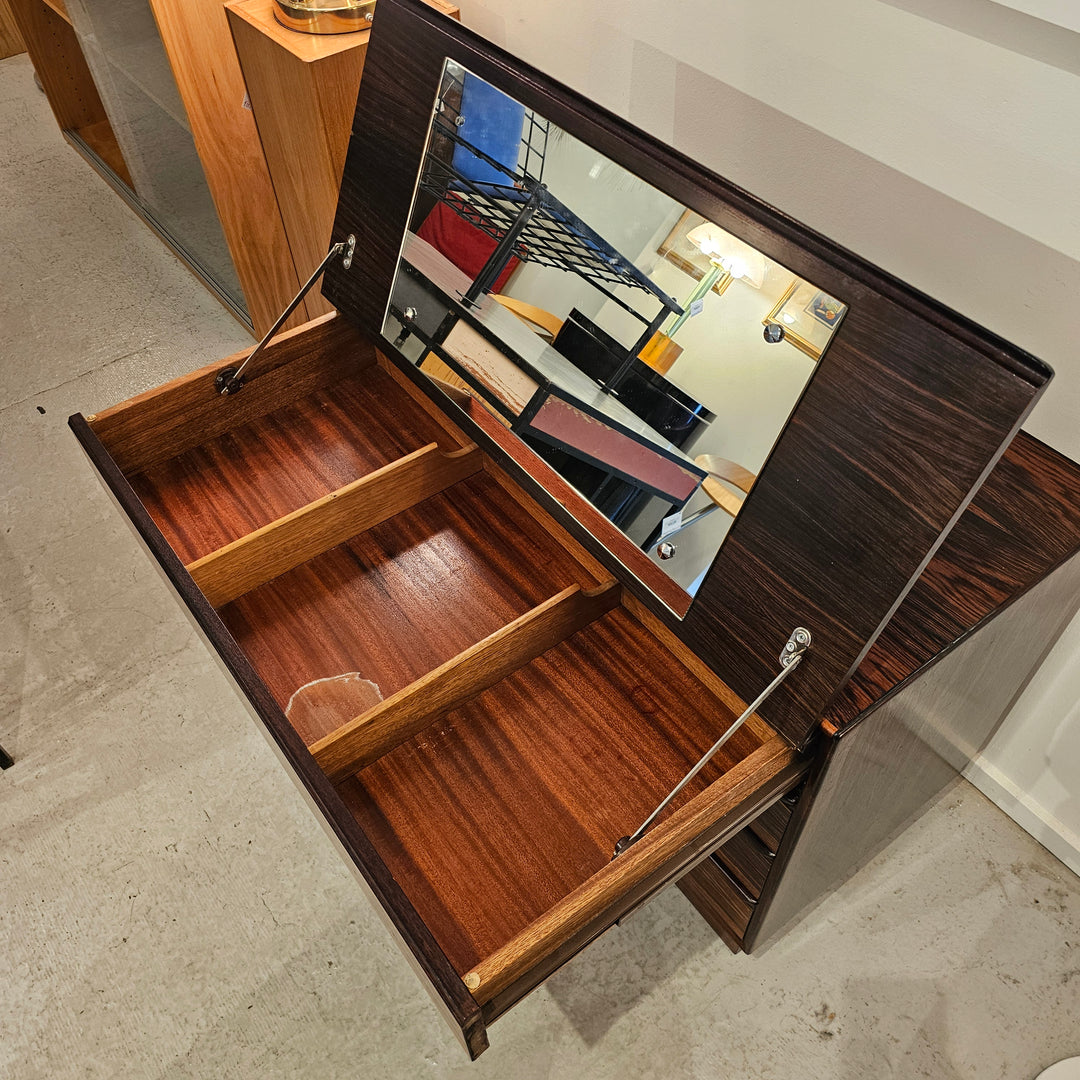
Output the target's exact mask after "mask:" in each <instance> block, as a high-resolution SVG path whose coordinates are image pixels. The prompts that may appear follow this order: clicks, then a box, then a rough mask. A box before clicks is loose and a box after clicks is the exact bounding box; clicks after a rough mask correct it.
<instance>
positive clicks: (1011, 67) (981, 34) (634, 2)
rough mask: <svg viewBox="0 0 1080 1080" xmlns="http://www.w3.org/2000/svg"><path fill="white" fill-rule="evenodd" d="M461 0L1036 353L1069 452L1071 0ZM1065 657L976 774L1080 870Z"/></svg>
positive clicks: (623, 109)
mask: <svg viewBox="0 0 1080 1080" xmlns="http://www.w3.org/2000/svg"><path fill="white" fill-rule="evenodd" d="M463 6H464V12H463V17H464V20H465V22H466V24H467V25H469V26H472V27H473V28H475V29H477V30H478V31H479V32H480V33H482V34H484V35H485V36H486V37H488V38H490V39H491V40H493V41H495V42H497V43H498V44H500V45H503V46H505V47H506V48H507V49H509V51H511V52H512V53H515V54H516V55H518V56H521V57H522V58H524V59H526V60H528V61H530V62H531V63H533V64H536V65H537V66H539V67H540V68H542V69H544V70H546V71H548V72H549V73H551V74H552V75H554V76H555V77H556V78H559V79H561V80H562V81H563V82H565V83H567V84H569V85H570V86H572V87H574V88H575V89H577V90H580V91H582V92H583V93H585V94H588V95H589V96H590V97H592V98H594V99H595V100H597V101H598V102H600V103H601V104H602V105H605V106H607V107H608V108H609V109H611V110H613V111H614V112H616V113H619V114H620V115H622V116H625V117H627V118H628V119H630V120H631V121H632V122H634V123H636V124H638V125H639V126H641V127H643V128H645V129H646V130H648V131H650V132H651V133H652V134H654V135H656V136H658V137H659V138H661V139H663V140H664V141H665V142H668V143H671V144H672V145H674V146H676V147H677V148H678V149H680V150H682V151H684V152H686V153H688V154H690V155H691V156H692V157H695V158H697V159H698V160H699V161H701V162H703V163H704V164H706V165H708V166H710V167H711V168H713V169H715V170H716V171H717V172H719V173H721V174H722V175H724V176H727V177H728V178H730V179H731V180H733V181H735V182H736V183H738V184H740V185H742V186H743V187H746V188H747V189H749V190H750V191H752V192H754V193H755V194H756V195H759V196H760V197H762V198H764V199H766V200H768V201H769V202H771V203H773V204H775V205H776V206H779V207H781V208H782V209H783V210H785V211H786V212H787V213H790V214H792V215H793V216H795V217H797V218H799V219H800V220H802V221H803V222H805V223H806V224H808V225H811V226H813V227H814V228H816V229H818V230H820V231H821V232H823V233H825V234H826V235H828V236H830V237H832V238H833V239H835V240H837V241H839V242H840V243H842V244H844V245H846V246H847V247H849V248H851V249H852V250H854V251H856V252H858V253H859V254H860V255H863V256H865V257H866V258H868V259H870V260H872V261H873V262H876V263H877V264H878V265H880V266H882V267H884V268H885V269H887V270H890V271H892V272H893V273H895V274H897V275H898V276H900V277H901V278H903V279H905V280H906V281H908V282H910V283H912V284H913V285H916V286H917V287H919V288H921V289H923V290H924V291H926V292H927V293H929V294H930V295H932V296H934V297H936V298H937V299H939V300H942V301H944V302H945V303H947V304H949V305H951V306H952V307H954V308H956V309H957V310H958V311H960V312H962V313H963V314H965V315H968V316H970V317H972V318H974V319H975V320H976V321H977V322H980V323H982V324H983V325H985V326H987V327H989V328H990V329H992V330H995V331H997V332H998V333H1000V334H1002V335H1003V336H1005V337H1006V338H1008V339H1010V340H1012V341H1014V342H1016V343H1017V344H1019V345H1021V346H1023V347H1025V348H1027V349H1028V350H1030V351H1031V352H1033V353H1035V354H1036V355H1038V356H1040V357H1041V358H1042V359H1044V360H1046V361H1048V362H1049V363H1050V364H1052V365H1053V366H1054V368H1055V369H1056V370H1057V379H1056V380H1055V381H1054V383H1053V384H1052V385H1051V387H1050V389H1049V390H1048V392H1047V394H1046V395H1045V396H1044V398H1043V401H1042V402H1041V403H1040V405H1039V406H1038V408H1037V410H1036V412H1035V414H1034V415H1033V417H1032V418H1031V419H1030V420H1029V422H1028V424H1027V428H1028V430H1029V431H1030V432H1031V433H1032V434H1034V435H1036V436H1038V437H1039V438H1041V439H1043V440H1045V441H1046V442H1048V443H1050V444H1051V445H1052V446H1055V447H1057V448H1058V449H1059V450H1061V451H1063V452H1064V453H1066V454H1068V455H1069V456H1070V457H1073V458H1080V423H1078V419H1077V418H1078V416H1080V335H1078V334H1077V330H1076V322H1075V318H1074V310H1075V306H1076V303H1077V298H1078V297H1080V198H1078V193H1080V33H1077V32H1076V31H1078V30H1080V19H1078V18H1077V17H1076V14H1075V11H1076V4H1075V2H1074V0H1011V2H1009V3H1006V4H999V3H994V2H991V0H817V2H816V3H814V4H806V3H804V2H802V0H755V3H752V4H748V3H744V2H740V0H679V3H677V4H661V5H657V4H656V3H655V2H650V3H644V2H642V0H577V3H575V4H574V5H572V6H567V5H563V6H561V7H559V8H558V9H556V8H553V7H552V6H551V5H546V4H539V5H538V4H535V3H534V2H532V0H469V3H468V4H467V5H463ZM556 12H557V13H556ZM1078 669H1080V620H1077V621H1076V622H1074V624H1073V625H1072V627H1071V628H1070V630H1069V631H1068V632H1067V633H1066V635H1065V637H1064V638H1063V640H1062V642H1061V644H1060V645H1059V647H1058V648H1057V649H1056V650H1055V651H1054V652H1053V653H1052V654H1051V655H1050V657H1049V658H1048V660H1047V661H1046V663H1045V664H1044V665H1043V667H1042V668H1041V669H1040V672H1039V674H1038V675H1037V677H1036V680H1035V682H1034V684H1033V685H1032V686H1031V687H1030V688H1029V691H1028V693H1027V694H1025V695H1024V697H1023V698H1022V699H1021V701H1020V702H1019V703H1018V705H1017V707H1016V709H1014V710H1013V713H1012V715H1011V716H1010V717H1009V719H1008V720H1007V721H1006V724H1005V727H1004V728H1003V730H1002V731H1001V732H1000V733H999V735H998V736H997V737H996V738H995V739H994V741H993V742H992V743H991V745H990V746H989V747H988V749H987V751H986V752H985V754H984V755H983V757H982V759H980V762H977V763H976V767H975V769H974V771H973V772H972V777H971V778H972V779H973V781H974V782H975V783H976V784H978V785H979V786H980V787H982V788H983V789H984V790H986V791H987V793H988V794H990V796H991V797H992V798H995V799H996V800H997V801H998V802H999V805H1002V806H1003V807H1004V808H1005V809H1006V810H1007V811H1009V812H1012V813H1013V814H1014V815H1015V816H1017V818H1018V820H1021V823H1022V824H1025V826H1026V827H1028V828H1030V829H1032V830H1033V831H1036V832H1041V834H1042V838H1043V839H1044V842H1047V843H1048V844H1053V845H1054V849H1055V850H1056V851H1057V853H1058V854H1059V855H1060V856H1062V857H1066V858H1068V859H1070V860H1071V865H1072V866H1073V868H1074V869H1076V870H1078V872H1080V851H1078V850H1077V849H1076V846H1075V845H1076V842H1077V841H1076V837H1077V836H1078V835H1080V799H1078V798H1077V785H1078V784H1080V760H1078V759H1080V711H1078V710H1077V708H1076V704H1075V703H1076V698H1077V694H1078V687H1077V676H1076V672H1077V670H1078ZM1003 793H1005V794H1003ZM1009 793H1011V794H1009ZM1021 801H1022V804H1023V807H1024V810H1023V812H1021V811H1020V810H1019V809H1017V807H1018V806H1020V805H1021Z"/></svg>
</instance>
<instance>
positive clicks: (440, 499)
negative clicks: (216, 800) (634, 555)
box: [221, 473, 595, 743]
mask: <svg viewBox="0 0 1080 1080" xmlns="http://www.w3.org/2000/svg"><path fill="white" fill-rule="evenodd" d="M594 584H595V582H594V581H593V579H592V578H591V576H590V575H589V574H588V573H586V572H585V571H584V570H583V569H582V568H581V567H580V566H578V564H577V563H576V562H575V561H574V560H573V559H572V558H570V557H569V556H568V555H567V554H566V553H565V552H564V551H563V550H562V549H561V548H560V547H559V546H558V544H557V543H556V542H555V541H554V540H553V539H552V538H551V537H550V536H547V535H546V534H544V533H543V532H542V531H541V530H540V529H538V528H537V527H536V526H535V525H534V524H533V523H532V521H531V519H530V518H529V517H528V515H527V514H525V512H524V511H523V510H521V508H520V507H519V506H518V505H517V504H516V503H515V502H514V501H513V500H512V499H510V498H508V497H507V496H506V495H504V494H503V492H502V489H501V488H500V487H499V486H498V485H497V484H495V483H494V482H493V481H492V480H491V479H490V478H489V477H487V476H486V475H485V474H483V473H478V474H477V475H475V476H473V477H470V478H469V479H467V480H464V481H462V482H461V483H459V484H457V485H455V486H454V487H453V488H452V489H450V490H449V491H446V492H443V493H442V494H440V495H436V496H433V497H432V498H430V499H427V500H425V501H424V502H423V503H420V504H419V505H418V506H416V507H413V508H412V509H410V510H407V511H405V512H403V513H401V514H398V515H397V516H396V517H394V518H392V519H391V520H389V521H387V522H384V523H383V524H381V525H377V526H375V527H374V528H373V529H369V530H368V531H367V532H365V533H362V534H361V535H359V536H356V537H354V538H352V539H351V540H349V541H348V542H347V543H345V544H342V545H340V546H339V547H336V548H334V549H333V550H332V551H328V552H326V553H325V554H324V555H320V556H319V557H318V558H316V559H313V560H311V561H310V562H308V563H305V564H304V565H303V566H300V567H297V568H296V569H295V570H291V571H289V572H288V573H286V574H283V575H282V576H281V577H279V578H276V579H275V580H274V581H272V582H270V583H268V584H267V585H263V586H262V587H260V588H258V589H255V590H254V591H252V592H250V593H247V594H246V595H245V596H242V597H241V598H240V599H238V600H236V601H234V602H233V603H231V604H228V605H226V606H225V607H223V608H222V609H221V617H222V619H223V620H224V622H225V624H226V625H227V626H228V627H229V629H230V630H231V631H232V633H233V635H234V637H235V638H236V640H237V641H238V642H239V644H240V645H241V647H242V648H243V649H244V651H245V652H246V653H247V654H248V655H249V656H250V657H251V660H252V662H253V663H254V665H255V667H256V669H257V670H258V671H259V673H260V674H261V675H262V677H263V678H264V679H265V680H266V683H267V685H268V686H269V688H270V690H271V692H272V693H273V694H274V696H275V697H276V699H277V700H278V702H279V703H280V704H281V705H283V706H284V705H285V704H286V703H287V702H288V700H289V698H290V697H291V696H292V694H293V692H294V691H295V690H297V689H298V688H299V687H301V686H303V685H304V684H305V683H308V682H310V681H312V680H313V679H319V678H326V677H329V676H334V675H340V674H343V673H345V672H349V671H357V672H359V673H360V674H361V675H362V676H363V677H364V678H366V679H370V680H372V681H373V682H375V683H376V684H377V685H378V687H379V689H380V691H381V693H382V695H383V697H384V698H387V697H389V696H390V695H392V694H394V693H396V692H397V691H398V690H401V689H403V688H404V687H406V686H408V685H409V684H410V683H413V682H415V681H416V680H418V679H420V678H421V677H423V676H425V675H427V674H428V673H429V672H431V671H433V670H434V669H435V668H437V667H439V665H440V664H443V663H445V662H446V661H447V660H450V659H451V658H453V657H454V656H456V655H457V654H458V653H461V652H463V651H464V650H466V649H468V648H469V647H470V646H472V645H475V644H476V643H477V642H478V641H480V640H481V639H483V638H484V637H486V636H487V635H488V634H492V633H494V632H495V631H496V630H499V629H501V628H502V627H503V626H505V625H506V624H507V623H510V622H512V621H513V620H514V619H516V618H517V617H518V616H519V615H523V614H524V613H525V612H527V611H529V610H530V609H531V608H534V607H536V606H537V605H538V604H541V603H543V602H544V601H546V600H549V599H550V598H551V597H552V596H553V595H554V594H555V593H557V592H559V591H560V590H561V589H564V588H566V587H568V586H570V585H579V586H582V587H584V588H591V587H592V586H593V585H594ZM346 719H350V718H348V717H343V718H341V720H339V723H343V722H344V721H345V720H346ZM335 726H336V725H335ZM329 733H330V732H329V731H319V732H303V733H302V735H303V737H304V738H305V741H307V742H309V743H313V742H315V741H316V740H317V739H319V738H321V737H323V736H324V735H328V734H329Z"/></svg>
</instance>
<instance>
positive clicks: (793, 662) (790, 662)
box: [612, 626, 811, 859]
mask: <svg viewBox="0 0 1080 1080" xmlns="http://www.w3.org/2000/svg"><path fill="white" fill-rule="evenodd" d="M810 640H811V639H810V631H809V630H807V629H806V628H805V627H803V626H799V627H796V628H795V630H794V631H793V632H792V634H791V637H789V638H788V640H787V644H786V645H785V646H784V649H783V652H781V653H780V664H781V671H780V674H779V675H777V676H776V678H775V679H773V681H772V682H771V683H769V685H768V686H766V687H765V689H764V690H762V691H761V693H760V694H758V696H757V697H756V698H755V699H754V700H753V701H752V702H751V703H750V704H749V705H748V706H747V708H746V711H745V712H744V713H743V714H742V716H740V717H739V719H738V720H736V721H735V723H733V724H732V725H731V727H729V728H728V729H727V731H725V732H724V734H723V735H721V736H720V738H719V739H717V740H716V742H714V743H713V744H712V746H711V747H709V749H708V750H706V751H705V754H704V756H703V757H702V758H701V760H700V761H699V762H698V763H697V764H696V765H695V766H694V767H693V768H692V769H691V770H690V771H689V772H688V773H687V774H686V775H685V776H684V777H683V778H682V779H681V780H680V781H679V782H678V783H677V784H676V785H675V787H674V788H673V789H672V790H671V793H670V794H669V795H668V796H667V798H666V799H664V801H663V802H662V803H661V804H660V805H659V806H658V807H657V808H656V809H655V810H654V811H653V812H652V813H651V814H650V815H649V816H648V817H647V818H646V819H645V820H644V821H643V822H642V823H641V825H639V826H638V828H637V831H636V832H633V833H631V835H630V836H624V837H623V838H622V839H621V840H620V841H619V842H618V843H617V844H616V845H615V854H614V855H613V856H612V858H613V859H616V858H618V857H619V856H620V855H621V854H622V853H623V852H624V851H625V850H626V849H627V848H628V847H630V846H632V845H633V844H636V843H637V842H638V841H639V840H640V839H641V838H642V837H643V836H644V835H645V833H646V831H647V830H648V828H649V826H650V825H651V824H652V823H653V822H654V821H655V820H656V819H657V818H658V817H659V816H660V815H661V814H662V813H663V812H664V810H665V809H667V806H668V804H669V803H670V802H671V800H672V799H674V798H675V796H676V795H678V794H679V792H680V791H682V789H683V788H684V787H686V785H687V784H689V783H690V781H691V780H693V779H694V777H695V776H697V774H698V773H699V772H701V770H702V769H704V768H705V766H706V765H707V764H708V763H709V761H710V760H711V759H712V757H713V755H714V754H715V753H716V751H717V750H719V749H720V747H721V746H723V745H724V743H726V742H727V741H728V739H730V738H731V736H732V735H734V734H735V732H736V731H738V730H739V728H741V727H742V726H743V724H744V723H746V721H747V720H749V719H750V717H751V716H753V714H754V713H755V712H757V710H758V709H759V708H760V707H761V704H762V702H763V701H764V700H765V699H766V698H767V697H768V696H769V695H770V694H771V693H772V692H773V691H774V690H775V689H776V688H777V687H778V686H779V685H780V684H781V683H782V682H783V681H784V680H785V679H786V678H787V677H788V676H789V675H790V674H791V673H792V672H793V671H794V670H795V669H796V668H797V667H798V666H799V663H800V662H801V660H802V658H803V656H804V655H805V653H806V650H807V649H809V648H810Z"/></svg>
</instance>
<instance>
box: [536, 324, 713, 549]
mask: <svg viewBox="0 0 1080 1080" xmlns="http://www.w3.org/2000/svg"><path fill="white" fill-rule="evenodd" d="M553 344H554V347H555V348H556V349H557V350H558V351H559V352H561V353H562V354H563V356H565V357H566V358H567V359H569V360H571V361H573V363H574V365H575V366H576V367H578V368H580V369H581V370H582V371H583V372H585V374H586V375H588V376H589V377H590V378H592V379H595V380H596V382H598V383H605V382H607V381H608V380H609V379H610V378H611V376H612V375H614V373H615V372H616V371H617V370H618V368H619V366H620V365H621V364H622V363H623V360H624V358H625V356H626V349H625V347H624V346H622V345H620V344H619V342H618V341H616V340H615V338H613V337H612V336H611V335H610V334H608V333H607V332H606V331H605V330H603V329H602V328H601V327H599V326H597V325H596V323H595V322H593V321H592V320H591V319H590V318H588V316H586V315H585V314H584V313H582V312H581V311H579V310H578V309H577V308H574V309H573V310H571V312H570V314H569V315H567V317H566V319H565V321H564V322H563V325H562V329H561V330H560V331H559V333H558V334H557V335H556V337H555V341H554V342H553ZM619 400H620V401H621V402H622V403H623V405H625V406H626V407H627V408H628V409H629V410H630V411H631V412H632V413H634V415H635V416H639V417H641V419H642V420H644V421H645V422H646V423H647V424H648V425H649V426H650V427H651V428H653V429H654V430H655V431H657V432H658V433H659V434H660V435H662V436H663V437H664V438H665V439H667V440H668V442H670V443H672V444H673V445H675V446H677V447H678V448H679V449H680V450H684V451H687V450H689V449H690V448H691V447H692V446H693V445H694V443H696V442H697V440H698V439H699V438H700V437H701V435H702V433H703V432H704V431H705V429H706V428H707V427H708V425H709V424H710V423H712V421H713V420H715V419H716V414H715V413H713V412H710V411H709V410H708V409H707V408H705V406H704V405H702V404H701V402H699V401H695V400H694V399H693V398H692V397H691V396H690V395H689V394H686V393H684V392H683V391H682V390H680V389H679V388H678V387H677V386H676V385H675V384H674V383H672V382H671V381H670V380H668V379H665V378H664V376H663V375H661V374H660V372H658V371H656V370H655V369H654V368H651V367H649V365H648V364H645V363H643V362H642V361H641V360H639V359H638V358H637V357H634V359H633V363H632V365H631V367H630V370H629V371H628V372H627V373H626V375H625V377H624V379H623V381H622V384H621V385H620V386H619ZM526 442H528V443H529V445H530V446H531V447H532V448H533V449H534V450H535V451H536V452H537V454H539V455H540V457H542V458H543V459H544V460H545V461H546V462H547V463H548V464H549V465H551V467H552V468H553V469H555V471H556V472H558V473H559V474H560V475H561V476H563V477H565V478H566V479H567V480H569V481H570V483H571V484H573V485H574V487H575V488H577V490H578V491H580V492H581V493H582V494H583V495H584V496H585V497H586V498H587V499H588V500H589V501H590V502H591V503H592V504H593V505H594V506H595V507H596V508H597V509H598V510H600V511H601V512H602V513H603V514H605V515H606V516H607V517H608V518H610V519H611V521H612V522H614V523H615V524H616V525H618V526H620V527H621V528H625V527H626V526H627V525H628V524H629V523H630V522H631V521H633V520H634V519H635V518H636V517H637V516H638V515H639V513H641V511H642V510H643V509H644V507H645V506H646V504H647V503H648V502H649V501H650V499H651V496H650V494H649V493H648V492H646V491H643V490H642V489H641V488H640V487H637V486H635V485H634V484H631V483H628V482H627V481H625V480H622V479H620V478H619V477H617V476H614V475H613V474H612V473H610V472H608V471H607V470H605V469H601V468H599V467H597V466H594V465H590V464H588V463H586V462H584V461H581V460H579V459H578V458H576V457H573V456H571V455H570V454H567V453H566V452H565V451H562V450H560V449H558V448H557V447H553V446H550V445H548V444H546V443H542V442H541V441H540V440H538V439H526ZM669 505H670V504H667V503H662V502H659V501H657V502H656V505H655V509H653V511H652V512H651V513H650V519H651V518H652V517H655V518H656V521H651V520H650V522H649V523H648V525H649V528H645V526H644V525H643V523H642V522H641V521H638V522H637V523H636V527H635V532H637V531H645V532H651V531H652V529H651V527H652V526H654V525H657V524H658V523H659V521H660V518H661V517H662V516H663V514H664V513H665V512H666V509H665V508H666V507H667V506H669Z"/></svg>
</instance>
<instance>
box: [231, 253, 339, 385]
mask: <svg viewBox="0 0 1080 1080" xmlns="http://www.w3.org/2000/svg"><path fill="white" fill-rule="evenodd" d="M355 251H356V237H355V236H353V234H352V233H349V235H348V237H347V238H346V239H345V240H341V241H339V242H338V243H336V244H334V245H333V247H331V248H330V250H329V251H328V252H327V253H326V257H325V258H324V259H323V261H322V262H321V263H319V265H318V266H317V267H316V268H315V273H313V274H312V275H311V277H309V278H308V279H307V281H306V282H305V283H304V285H303V287H302V288H301V289H300V291H299V292H298V293H297V294H296V295H295V296H294V297H293V298H292V299H291V300H290V301H289V306H288V307H287V308H285V310H284V311H283V312H282V313H281V314H280V315H279V316H278V317H277V321H276V322H275V323H274V325H273V326H271V327H270V329H269V330H267V331H266V333H265V334H264V335H263V339H262V341H260V342H259V344H258V345H256V346H255V348H254V349H252V350H251V352H250V353H248V355H247V358H246V359H245V360H244V362H243V363H242V364H241V365H240V366H239V367H238V368H231V367H229V368H224V369H222V370H221V371H219V372H218V373H217V377H216V378H215V379H214V388H215V389H216V390H217V392H218V393H219V394H221V395H222V396H228V395H231V394H237V393H239V392H240V389H241V387H243V385H244V379H243V374H244V368H246V367H247V366H248V364H250V363H251V361H252V360H254V359H255V357H256V356H258V355H259V353H261V352H262V351H263V349H265V348H266V346H267V345H269V344H270V339H271V338H272V337H273V336H274V335H275V334H276V333H277V332H278V331H279V330H280V329H281V328H282V326H284V325H285V320H286V319H287V318H288V317H289V316H290V315H291V314H292V313H293V312H294V311H295V310H296V309H297V307H298V306H299V304H300V301H301V300H303V299H304V297H305V296H307V294H308V293H309V292H311V289H312V286H314V284H315V282H316V281H318V280H319V278H320V277H321V276H322V273H323V271H324V270H325V269H326V268H327V267H328V266H329V265H330V264H331V263H332V262H333V261H334V259H336V258H337V257H338V256H339V255H341V256H342V260H341V265H342V266H344V267H345V269H346V270H348V269H349V267H350V266H352V260H353V254H354V253H355Z"/></svg>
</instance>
